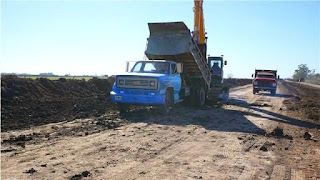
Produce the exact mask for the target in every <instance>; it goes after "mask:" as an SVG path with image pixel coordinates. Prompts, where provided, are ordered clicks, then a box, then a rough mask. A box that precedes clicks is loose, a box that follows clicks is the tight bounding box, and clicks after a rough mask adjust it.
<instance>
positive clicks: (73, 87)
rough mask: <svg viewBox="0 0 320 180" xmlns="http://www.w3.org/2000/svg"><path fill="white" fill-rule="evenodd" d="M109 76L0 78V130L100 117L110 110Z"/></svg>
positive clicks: (111, 81)
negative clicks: (86, 78) (74, 78)
mask: <svg viewBox="0 0 320 180" xmlns="http://www.w3.org/2000/svg"><path fill="white" fill-rule="evenodd" d="M113 81H114V80H113V79H98V78H93V79H91V80H89V81H88V82H86V81H85V80H72V79H65V78H60V79H59V80H49V79H46V78H38V79H35V80H33V79H22V78H18V77H17V76H3V77H2V78H1V119H2V123H1V128H2V131H7V130H13V129H21V128H27V127H30V126H37V125H43V124H47V123H52V122H60V121H65V120H73V119H75V118H86V117H89V116H100V115H102V114H103V113H105V111H107V110H110V109H113V108H114V106H113V103H112V102H111V100H110V98H109V92H110V91H111V88H112V84H113Z"/></svg>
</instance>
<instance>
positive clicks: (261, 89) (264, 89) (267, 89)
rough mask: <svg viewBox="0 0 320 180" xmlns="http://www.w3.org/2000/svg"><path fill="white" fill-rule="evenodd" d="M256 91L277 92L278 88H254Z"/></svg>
mask: <svg viewBox="0 0 320 180" xmlns="http://www.w3.org/2000/svg"><path fill="white" fill-rule="evenodd" d="M253 89H254V90H258V91H273V90H276V89H277V87H259V86H253Z"/></svg>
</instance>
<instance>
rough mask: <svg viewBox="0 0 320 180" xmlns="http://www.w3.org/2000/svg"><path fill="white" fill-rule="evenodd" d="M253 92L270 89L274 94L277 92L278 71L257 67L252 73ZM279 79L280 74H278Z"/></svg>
mask: <svg viewBox="0 0 320 180" xmlns="http://www.w3.org/2000/svg"><path fill="white" fill-rule="evenodd" d="M252 77H254V79H253V81H252V85H253V94H256V93H259V91H269V92H270V93H271V94H272V95H275V94H276V90H277V71H276V70H261V69H256V70H255V73H254V74H252ZM278 79H279V76H278Z"/></svg>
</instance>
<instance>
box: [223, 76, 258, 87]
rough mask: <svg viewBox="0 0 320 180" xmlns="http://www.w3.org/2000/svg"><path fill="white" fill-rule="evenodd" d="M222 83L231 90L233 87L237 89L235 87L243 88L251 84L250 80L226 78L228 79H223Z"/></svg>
mask: <svg viewBox="0 0 320 180" xmlns="http://www.w3.org/2000/svg"><path fill="white" fill-rule="evenodd" d="M223 83H224V85H225V86H228V87H229V88H233V87H237V86H244V85H247V84H251V83H252V79H236V78H228V79H224V80H223Z"/></svg>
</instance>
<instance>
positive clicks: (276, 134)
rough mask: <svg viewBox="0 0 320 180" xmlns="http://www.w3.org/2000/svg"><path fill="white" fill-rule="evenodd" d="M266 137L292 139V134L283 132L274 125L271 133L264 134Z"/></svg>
mask: <svg viewBox="0 0 320 180" xmlns="http://www.w3.org/2000/svg"><path fill="white" fill-rule="evenodd" d="M266 136H267V137H270V136H273V137H277V138H286V139H291V140H292V139H293V138H292V136H290V135H286V134H284V133H283V129H282V128H280V127H276V128H275V129H274V130H273V131H272V132H271V133H268V134H266Z"/></svg>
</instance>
